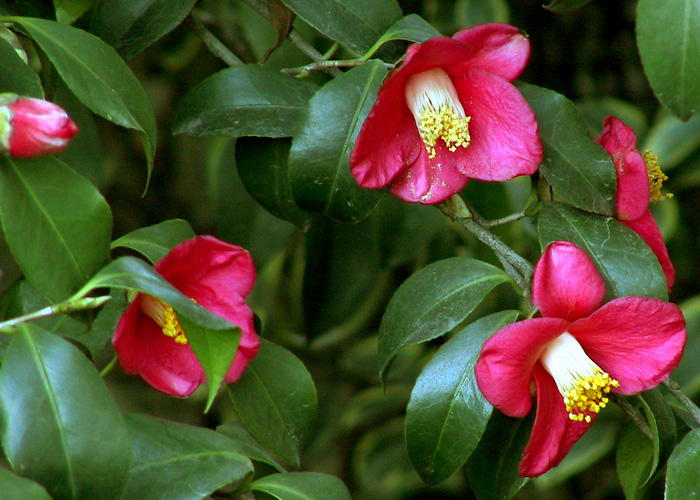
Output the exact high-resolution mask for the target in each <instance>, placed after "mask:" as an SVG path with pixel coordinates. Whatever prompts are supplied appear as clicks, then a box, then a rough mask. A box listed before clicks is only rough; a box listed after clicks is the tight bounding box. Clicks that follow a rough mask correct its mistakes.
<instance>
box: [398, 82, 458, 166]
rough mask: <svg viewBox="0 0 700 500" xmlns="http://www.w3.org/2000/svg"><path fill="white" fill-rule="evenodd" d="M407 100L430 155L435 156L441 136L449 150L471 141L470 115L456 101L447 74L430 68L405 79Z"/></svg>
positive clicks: (454, 149)
mask: <svg viewBox="0 0 700 500" xmlns="http://www.w3.org/2000/svg"><path fill="white" fill-rule="evenodd" d="M406 103H407V104H408V107H409V108H410V110H411V112H412V113H413V117H414V119H415V121H416V126H417V127H418V133H419V134H420V137H421V139H422V140H423V143H424V144H425V147H426V149H427V151H428V156H429V158H435V156H436V154H437V152H436V150H435V145H436V144H437V141H438V139H442V140H443V142H444V143H445V147H446V148H447V149H448V150H449V151H452V152H455V151H457V148H459V147H463V148H466V147H467V146H469V144H470V143H471V136H470V135H469V121H470V120H471V117H470V116H467V115H466V113H465V112H464V108H463V107H462V103H461V102H460V101H459V97H458V96H457V91H456V90H455V87H454V85H453V83H452V80H451V79H450V77H449V75H448V74H447V73H446V72H445V71H444V70H442V69H440V68H433V69H431V70H428V71H424V72H422V73H418V74H417V75H413V76H412V77H411V78H409V79H408V81H407V82H406Z"/></svg>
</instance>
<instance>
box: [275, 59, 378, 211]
mask: <svg viewBox="0 0 700 500" xmlns="http://www.w3.org/2000/svg"><path fill="white" fill-rule="evenodd" d="M384 76H386V68H385V67H384V64H383V63H381V62H380V61H370V62H368V63H366V64H363V65H362V66H359V67H357V68H353V69H352V70H350V71H348V72H347V73H344V74H343V75H342V76H339V77H338V78H336V79H334V80H333V81H331V82H329V83H327V84H326V85H324V87H323V88H322V89H321V90H319V91H318V92H317V93H316V95H314V97H313V98H312V99H311V101H310V102H309V107H308V109H307V112H306V114H305V115H304V119H303V121H302V123H301V126H300V129H299V133H298V134H297V135H296V136H295V138H294V141H293V142H292V149H291V151H290V153H289V178H290V182H291V185H292V193H293V195H294V199H295V200H296V202H297V204H298V205H299V206H300V207H301V208H302V209H304V210H309V211H314V212H320V213H323V214H325V215H327V216H329V217H331V218H334V219H337V220H340V221H354V222H357V221H359V220H361V219H363V218H364V217H366V216H367V214H369V212H370V211H371V210H372V209H373V208H374V206H375V205H376V204H377V200H378V199H379V194H380V193H378V192H376V191H372V190H368V189H363V188H361V187H359V186H358V185H357V182H356V181H355V178H354V177H353V176H352V174H351V173H350V167H349V158H350V152H351V150H352V147H353V144H354V142H355V138H356V137H357V134H358V133H359V131H360V127H361V126H362V122H363V121H364V119H365V118H366V117H367V115H368V114H369V111H370V108H371V107H372V105H373V104H374V100H375V98H376V95H377V91H378V90H379V87H380V86H381V83H382V80H383V79H384Z"/></svg>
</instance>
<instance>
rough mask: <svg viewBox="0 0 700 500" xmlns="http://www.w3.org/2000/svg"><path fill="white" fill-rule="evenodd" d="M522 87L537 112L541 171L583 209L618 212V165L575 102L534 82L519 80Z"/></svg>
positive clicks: (563, 195) (564, 196) (558, 191)
mask: <svg viewBox="0 0 700 500" xmlns="http://www.w3.org/2000/svg"><path fill="white" fill-rule="evenodd" d="M518 89H520V91H521V92H522V93H523V95H524V96H525V99H527V101H528V102H529V103H530V106H532V108H533V109H534V111H535V115H536V116H537V122H538V123H539V133H540V138H541V139H542V146H543V148H544V159H543V160H542V164H541V165H540V172H542V174H543V175H544V177H545V178H546V179H547V182H549V184H550V185H551V186H552V188H554V193H555V194H556V195H557V196H559V197H561V198H562V199H563V200H565V201H567V202H569V203H571V204H572V205H574V206H575V207H578V208H580V209H582V210H587V211H589V212H594V213H599V214H603V215H609V216H611V217H612V216H615V214H616V213H617V210H616V206H615V190H616V188H617V178H616V174H615V166H614V165H613V162H612V159H611V158H610V156H609V155H608V153H606V152H605V150H604V149H603V148H602V147H600V146H599V145H598V144H596V143H595V142H594V141H593V139H591V138H590V136H589V135H588V132H587V130H586V126H585V124H584V123H583V119H582V118H581V115H580V114H579V113H578V111H577V110H576V107H575V106H574V105H573V103H571V102H570V101H569V100H567V99H566V98H565V97H564V96H562V95H560V94H557V93H556V92H553V91H551V90H547V89H544V88H541V87H536V86H534V85H528V84H526V83H519V84H518Z"/></svg>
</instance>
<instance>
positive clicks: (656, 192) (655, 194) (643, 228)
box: [596, 116, 676, 293]
mask: <svg viewBox="0 0 700 500" xmlns="http://www.w3.org/2000/svg"><path fill="white" fill-rule="evenodd" d="M596 142H597V143H598V144H600V145H601V146H603V148H605V150H606V151H607V152H608V154H609V155H610V156H611V157H612V159H613V162H614V163H615V171H616V172H617V192H616V194H615V201H616V204H617V218H618V219H619V221H620V222H622V223H623V224H624V225H626V226H627V227H629V228H630V229H632V230H633V231H635V232H636V233H637V234H638V235H639V236H640V237H641V238H642V239H643V240H644V241H645V242H646V244H647V245H649V247H650V248H651V250H652V251H653V252H654V253H655V254H656V257H657V258H658V259H659V263H660V264H661V268H662V269H663V271H664V274H665V275H666V284H667V285H668V291H669V293H670V291H671V287H672V286H673V282H674V281H675V279H676V270H675V269H674V268H673V264H672V263H671V259H670V258H669V256H668V250H667V249H666V244H665V243H664V239H663V237H662V236H661V231H660V230H659V226H658V225H657V224H656V221H655V220H654V217H653V216H652V215H651V212H650V211H649V202H650V201H653V202H656V201H661V200H663V199H664V198H666V197H668V196H669V195H666V196H664V195H662V194H661V183H662V181H663V180H665V179H666V176H665V175H664V174H663V172H661V169H660V168H659V164H658V163H657V158H656V157H655V156H653V155H652V154H651V152H650V151H645V152H644V154H640V153H639V151H637V149H636V148H637V137H636V136H635V135H634V132H633V131H632V129H631V128H629V127H628V126H627V125H625V124H624V123H623V122H622V121H621V120H620V119H619V118H616V117H614V116H608V117H606V118H605V121H604V122H603V130H602V132H601V133H600V135H599V136H598V137H597V138H596Z"/></svg>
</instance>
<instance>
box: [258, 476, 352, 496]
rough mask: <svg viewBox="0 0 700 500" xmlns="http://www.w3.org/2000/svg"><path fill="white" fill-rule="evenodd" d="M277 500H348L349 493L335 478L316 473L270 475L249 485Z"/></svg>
mask: <svg viewBox="0 0 700 500" xmlns="http://www.w3.org/2000/svg"><path fill="white" fill-rule="evenodd" d="M250 489H251V490H253V491H262V492H264V493H267V494H268V495H272V496H273V497H275V498H277V499H278V500H350V492H349V491H348V489H347V487H346V486H345V484H343V482H342V481H341V480H340V479H338V478H337V477H335V476H331V475H328V474H321V473H318V472H287V473H284V474H271V475H269V476H265V477H264V478H262V479H258V480H257V481H255V482H253V484H251V485H250Z"/></svg>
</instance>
